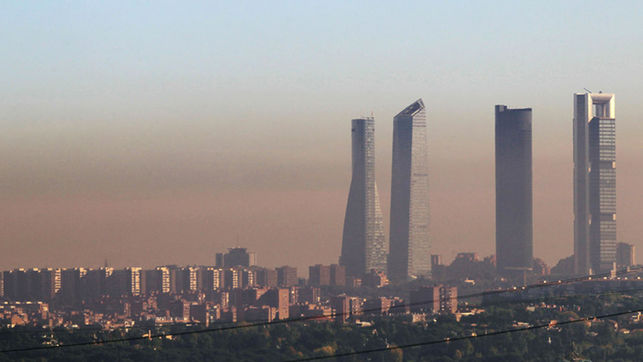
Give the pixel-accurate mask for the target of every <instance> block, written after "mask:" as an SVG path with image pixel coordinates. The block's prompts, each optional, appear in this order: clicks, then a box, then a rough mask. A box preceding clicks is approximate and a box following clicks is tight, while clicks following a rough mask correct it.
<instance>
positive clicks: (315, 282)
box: [308, 264, 330, 287]
mask: <svg viewBox="0 0 643 362" xmlns="http://www.w3.org/2000/svg"><path fill="white" fill-rule="evenodd" d="M308 283H309V284H310V285H312V286H315V287H321V286H328V285H330V265H321V264H317V265H311V266H310V267H308Z"/></svg>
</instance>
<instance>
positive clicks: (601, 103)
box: [574, 93, 616, 274]
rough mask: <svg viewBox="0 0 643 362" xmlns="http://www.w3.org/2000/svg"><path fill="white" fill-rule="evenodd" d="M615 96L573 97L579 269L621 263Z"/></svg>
mask: <svg viewBox="0 0 643 362" xmlns="http://www.w3.org/2000/svg"><path fill="white" fill-rule="evenodd" d="M615 118H616V114H615V107H614V94H608V93H576V94H574V269H575V272H576V273H578V274H586V273H588V272H589V271H590V270H591V271H593V272H595V273H597V272H601V271H605V270H608V269H610V268H611V267H612V264H613V263H614V262H615V261H616V124H615Z"/></svg>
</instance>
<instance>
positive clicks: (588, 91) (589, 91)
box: [583, 88, 592, 93]
mask: <svg viewBox="0 0 643 362" xmlns="http://www.w3.org/2000/svg"><path fill="white" fill-rule="evenodd" d="M583 89H584V90H586V91H587V93H592V91H591V90H589V89H587V88H583Z"/></svg>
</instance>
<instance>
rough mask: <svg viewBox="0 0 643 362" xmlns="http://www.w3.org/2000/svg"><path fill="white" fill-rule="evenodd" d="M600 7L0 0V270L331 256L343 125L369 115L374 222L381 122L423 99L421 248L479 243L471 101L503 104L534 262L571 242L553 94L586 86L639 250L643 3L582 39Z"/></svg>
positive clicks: (481, 154)
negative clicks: (528, 115)
mask: <svg viewBox="0 0 643 362" xmlns="http://www.w3.org/2000/svg"><path fill="white" fill-rule="evenodd" d="M604 6H605V5H604V3H602V2H598V1H596V2H592V1H589V2H582V3H581V2H576V1H570V2H565V3H556V4H549V5H547V6H543V5H542V4H540V3H501V2H491V3H484V4H483V3H476V4H467V6H464V5H462V4H457V3H425V2H409V3H407V4H406V5H405V6H398V5H397V4H387V3H377V4H373V3H366V2H355V3H351V4H345V3H339V2H332V1H329V2H324V3H317V4H312V3H310V4H308V3H297V2H293V3H279V4H274V3H273V4H267V3H266V4H256V3H254V4H251V3H229V4H224V3H217V4H215V3H211V4H209V3H200V4H192V5H189V6H187V5H185V4H179V3H167V2H162V1H161V2H155V3H154V4H152V3H124V2H110V3H103V4H98V3H93V4H83V5H82V6H77V5H74V4H71V3H50V4H46V5H43V4H35V3H26V2H10V3H6V4H3V5H2V10H3V11H2V12H0V13H1V14H2V15H0V16H2V17H4V19H5V21H3V22H0V30H2V33H3V34H4V35H5V37H4V39H5V42H4V45H3V46H2V47H0V53H1V55H2V56H1V57H0V59H1V60H0V63H2V65H3V66H2V67H0V73H1V74H2V78H3V79H4V80H5V81H4V82H2V84H0V94H1V95H2V97H0V124H2V129H3V132H0V153H2V155H3V162H1V163H0V174H2V180H1V181H0V183H1V185H2V187H0V200H1V201H2V205H3V207H2V208H0V218H1V219H2V220H3V224H2V226H3V227H2V228H0V240H2V242H1V243H0V266H1V267H3V268H12V267H19V266H40V267H45V266H58V265H59V266H73V265H75V264H82V265H87V266H99V265H102V264H103V263H104V260H105V259H107V260H108V261H109V262H110V264H112V265H115V266H117V265H122V266H125V265H141V266H146V265H163V264H191V263H206V262H208V261H209V260H210V258H211V257H212V253H214V251H215V250H221V249H223V248H225V247H230V246H234V245H235V244H236V245H244V246H247V247H248V248H251V249H252V250H255V251H256V252H257V253H258V255H261V262H262V263H263V264H266V265H273V266H279V265H283V264H287V263H289V262H290V261H292V260H294V261H296V263H298V265H297V266H298V267H299V268H305V267H306V266H307V265H308V264H312V263H315V262H320V263H325V264H329V263H335V262H337V256H338V250H340V249H341V238H342V219H343V216H344V212H345V208H346V194H347V185H348V184H349V183H350V176H351V175H350V158H349V157H348V156H347V155H348V154H349V153H350V147H351V146H350V139H349V138H348V137H347V135H346V120H348V119H351V118H353V117H354V116H355V115H359V114H364V115H368V114H374V115H375V116H376V117H377V119H378V120H380V121H379V122H378V130H377V134H378V144H377V148H376V150H375V156H376V160H377V164H376V171H375V178H376V182H377V183H378V187H379V192H380V195H379V196H380V198H381V203H382V204H381V207H382V213H383V216H384V220H389V218H390V212H389V208H390V182H391V177H390V170H391V156H392V155H391V147H392V133H393V125H392V123H391V122H390V120H391V119H392V118H393V117H394V116H395V115H396V114H397V113H398V112H399V109H400V108H401V105H403V104H407V103H408V102H409V101H410V100H413V99H417V98H418V97H420V96H421V97H423V99H424V101H425V102H426V105H427V107H428V108H430V109H431V112H430V114H429V118H430V119H431V120H434V121H432V122H431V128H430V130H431V133H430V135H429V153H430V158H429V164H430V168H431V169H432V170H435V171H436V172H432V173H430V175H429V184H430V185H431V192H430V194H429V197H430V199H431V200H430V201H431V218H432V219H431V223H432V224H431V225H432V226H431V239H432V240H433V250H432V253H436V254H440V255H442V256H443V258H444V260H445V261H447V260H451V259H453V258H454V257H455V255H456V253H457V252H458V251H463V250H467V251H475V252H477V253H479V254H480V255H490V254H492V253H494V249H495V232H494V224H495V223H494V157H493V147H494V145H493V132H494V130H493V127H492V126H491V125H492V124H493V122H494V119H493V117H494V116H493V114H492V112H490V108H491V107H492V106H493V105H494V104H497V103H498V102H503V104H507V105H509V106H510V107H525V106H529V107H531V108H533V109H534V112H536V113H535V114H537V119H535V123H534V125H533V140H534V148H533V169H534V175H533V195H534V202H533V213H534V214H533V220H534V221H533V222H534V238H533V240H534V255H535V256H536V257H540V258H543V259H544V260H545V261H546V262H547V263H548V264H550V265H553V264H555V263H556V261H557V260H559V259H560V258H562V257H566V256H569V255H571V254H572V253H573V243H574V242H573V239H574V227H573V173H572V172H571V171H570V170H572V167H573V145H572V139H573V133H572V127H571V123H570V120H571V118H572V116H573V107H572V104H570V95H571V94H573V93H574V92H581V91H582V89H583V87H586V88H588V89H590V90H592V91H593V92H594V93H597V92H599V91H600V90H604V91H606V92H607V91H609V92H613V93H615V94H618V97H619V100H618V110H619V124H618V133H617V143H618V148H617V153H618V169H619V171H618V172H619V174H618V183H617V185H616V189H617V193H618V195H619V199H618V200H617V202H618V241H622V242H628V243H632V244H635V245H638V246H639V247H638V249H636V250H637V253H638V258H639V260H640V259H641V258H643V255H642V251H643V248H642V247H641V243H642V242H643V239H642V235H643V224H641V223H640V222H639V219H640V205H641V204H643V195H641V193H640V192H639V188H640V185H641V184H643V169H641V168H640V167H639V165H640V164H641V163H643V155H642V154H641V152H640V150H641V149H642V148H643V145H642V143H641V142H642V141H641V140H642V139H643V138H642V137H641V135H643V122H641V120H642V119H643V110H642V109H641V107H640V104H643V100H642V99H641V92H640V90H639V89H638V85H639V82H638V81H636V80H637V79H640V78H641V77H643V73H642V71H643V69H642V68H641V66H640V64H639V62H636V61H633V60H636V59H640V58H641V56H642V55H643V47H642V46H641V43H640V39H641V37H642V36H643V28H642V27H641V26H640V21H639V18H638V16H637V14H640V13H641V11H643V4H642V3H640V2H635V1H631V2H619V5H618V6H611V7H610V11H606V12H605V14H603V15H604V16H601V24H602V26H603V27H604V28H606V29H610V30H609V31H600V32H595V33H593V34H592V37H591V46H588V43H587V42H586V41H579V39H587V19H592V18H594V17H595V16H596V12H595V9H597V8H602V7H604ZM358 13H359V14H361V15H362V17H360V18H359V19H357V20H356V18H355V14H358ZM438 14H439V15H438ZM168 24H173V25H172V26H168ZM362 24H363V25H364V26H357V25H362ZM382 24H385V25H382ZM508 30H511V31H508ZM597 49H601V50H609V51H597ZM371 112H372V113H371ZM438 211H439V212H438ZM384 227H385V235H388V234H389V230H388V222H385V226H384ZM208 251H211V252H208Z"/></svg>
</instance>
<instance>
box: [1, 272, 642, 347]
mask: <svg viewBox="0 0 643 362" xmlns="http://www.w3.org/2000/svg"><path fill="white" fill-rule="evenodd" d="M640 269H643V267H636V268H629V269H622V270H619V271H617V272H616V273H615V274H616V275H624V274H629V273H633V272H636V271H639V270H640ZM611 275H612V274H611V272H607V273H601V274H592V275H583V276H579V277H574V278H569V279H563V280H557V281H552V282H544V283H534V284H529V285H525V286H522V287H512V288H505V289H497V290H487V291H483V292H479V293H472V294H466V295H458V296H455V297H449V298H444V299H443V300H449V301H451V300H460V299H470V298H477V297H485V296H489V295H499V294H504V293H517V292H522V291H525V290H527V289H534V288H545V287H551V286H560V285H566V284H573V283H577V282H582V281H590V280H594V279H597V280H603V278H606V277H609V276H611ZM552 297H555V296H552ZM438 300H439V299H438ZM435 301H437V300H435V299H430V300H425V301H420V302H415V303H404V304H400V305H394V306H390V307H389V312H390V311H391V310H396V309H402V308H404V309H405V308H407V307H412V306H419V305H427V304H430V303H433V302H435ZM515 302H516V303H524V302H526V301H522V300H520V301H515ZM371 312H381V309H380V308H371V309H363V310H361V313H371ZM350 314H351V312H350V311H349V312H343V313H335V314H333V315H332V316H323V315H322V316H306V317H297V318H287V319H281V320H275V321H270V322H266V321H265V320H253V321H245V322H246V324H237V325H232V326H227V327H219V328H206V329H203V332H216V331H228V330H234V329H243V328H251V327H261V326H269V325H276V324H287V323H293V322H304V321H314V320H325V319H329V318H331V317H335V318H336V317H341V316H347V315H350ZM83 329H85V330H98V328H96V327H88V328H77V329H76V330H83ZM17 332H21V333H41V332H47V331H44V330H43V331H40V330H39V331H37V332H36V331H33V332H32V331H16V332H13V331H4V332H0V334H2V333H17ZM50 332H53V331H51V330H50ZM191 332H197V331H191ZM177 333H185V332H175V333H167V334H158V335H155V336H153V337H141V338H139V339H146V338H154V337H163V336H170V335H177ZM132 338H133V337H132ZM88 343H89V342H88ZM100 343H104V342H96V343H95V344H100ZM65 346H68V345H65ZM52 347H56V346H47V348H52ZM3 352H5V351H0V353H3Z"/></svg>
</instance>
